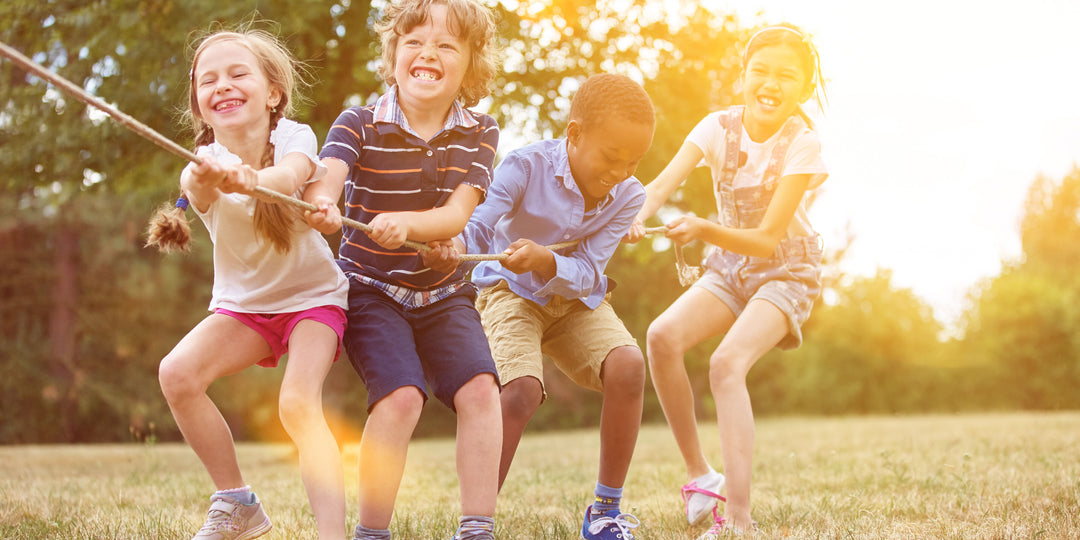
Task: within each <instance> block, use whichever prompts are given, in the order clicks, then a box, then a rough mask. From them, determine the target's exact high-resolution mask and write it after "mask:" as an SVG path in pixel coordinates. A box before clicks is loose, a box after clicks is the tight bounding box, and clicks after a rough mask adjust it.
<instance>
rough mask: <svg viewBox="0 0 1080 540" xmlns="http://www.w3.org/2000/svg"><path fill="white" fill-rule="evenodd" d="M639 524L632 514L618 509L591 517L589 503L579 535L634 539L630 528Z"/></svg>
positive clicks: (587, 539)
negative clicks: (623, 512) (621, 512)
mask: <svg viewBox="0 0 1080 540" xmlns="http://www.w3.org/2000/svg"><path fill="white" fill-rule="evenodd" d="M639 525H641V522H640V521H638V518H636V517H634V515H633V514H620V513H619V511H618V510H612V511H610V512H606V513H604V514H602V515H600V516H597V517H593V513H592V505H589V507H588V508H586V509H585V521H584V522H583V523H582V524H581V537H582V538H584V539H585V540H634V535H633V534H630V530H631V529H636V528H637V527H638V526H639Z"/></svg>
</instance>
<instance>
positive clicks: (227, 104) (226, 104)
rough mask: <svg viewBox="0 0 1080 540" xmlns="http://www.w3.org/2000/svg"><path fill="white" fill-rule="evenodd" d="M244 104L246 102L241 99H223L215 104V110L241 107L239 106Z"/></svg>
mask: <svg viewBox="0 0 1080 540" xmlns="http://www.w3.org/2000/svg"><path fill="white" fill-rule="evenodd" d="M243 104H244V102H243V101H241V100H239V99H230V100H228V101H222V102H221V103H218V104H217V105H214V110H215V111H218V112H220V111H224V110H226V109H234V108H236V107H239V106H241V105H243Z"/></svg>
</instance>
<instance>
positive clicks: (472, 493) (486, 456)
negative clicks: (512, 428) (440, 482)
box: [454, 373, 503, 517]
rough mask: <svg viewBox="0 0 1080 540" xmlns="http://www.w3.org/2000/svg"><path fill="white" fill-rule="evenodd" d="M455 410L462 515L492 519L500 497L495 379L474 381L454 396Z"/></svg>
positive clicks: (499, 433)
mask: <svg viewBox="0 0 1080 540" xmlns="http://www.w3.org/2000/svg"><path fill="white" fill-rule="evenodd" d="M454 408H455V409H457V418H458V421H457V469H458V481H459V482H460V484H461V513H462V515H466V516H489V517H490V516H494V515H495V499H496V497H497V496H498V493H499V468H498V467H497V466H496V465H495V464H496V463H499V456H500V454H501V446H502V439H503V437H502V414H501V412H500V409H499V386H498V385H497V384H496V383H495V377H493V376H492V375H490V374H486V373H485V374H481V375H477V376H476V377H473V378H472V379H470V380H469V382H467V383H465V385H464V386H462V387H461V388H460V389H458V391H457V393H456V394H454Z"/></svg>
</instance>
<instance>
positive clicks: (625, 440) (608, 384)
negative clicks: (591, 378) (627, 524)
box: [598, 347, 645, 488]
mask: <svg viewBox="0 0 1080 540" xmlns="http://www.w3.org/2000/svg"><path fill="white" fill-rule="evenodd" d="M600 379H601V380H602V381H603V384H604V404H603V409H602V410H601V413H600V474H599V477H598V480H599V481H600V483H601V484H603V485H605V486H609V487H613V488H621V487H623V484H624V483H625V482H626V473H627V471H628V470H629V469H630V460H631V458H633V457H634V446H635V445H636V444H637V436H638V431H639V429H640V428H641V404H642V399H643V397H642V395H643V393H644V391H645V358H644V357H642V355H641V350H640V349H638V348H637V347H618V348H616V349H614V350H612V351H611V352H610V353H608V356H607V358H606V359H605V360H604V364H603V367H602V368H601V370H600Z"/></svg>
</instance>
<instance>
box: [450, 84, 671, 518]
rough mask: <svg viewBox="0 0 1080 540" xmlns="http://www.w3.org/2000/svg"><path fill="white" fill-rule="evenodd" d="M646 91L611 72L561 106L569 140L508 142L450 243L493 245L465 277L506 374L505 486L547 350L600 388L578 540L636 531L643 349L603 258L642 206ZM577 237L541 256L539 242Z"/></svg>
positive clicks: (648, 135) (537, 393) (583, 381)
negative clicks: (632, 475)
mask: <svg viewBox="0 0 1080 540" xmlns="http://www.w3.org/2000/svg"><path fill="white" fill-rule="evenodd" d="M654 123H655V120H654V116H653V107H652V102H651V101H650V100H649V96H648V94H646V93H645V90H644V89H642V88H641V86H640V85H638V84H637V83H635V82H634V81H633V80H631V79H629V78H627V77H625V76H621V75H608V74H604V75H596V76H593V77H590V78H589V79H588V80H586V81H585V83H584V84H582V85H581V88H579V89H578V91H577V92H576V93H575V95H574V98H573V101H572V102H571V105H570V122H569V124H568V125H567V127H566V138H565V139H558V140H546V141H541V142H538V143H535V144H531V145H529V146H526V147H524V148H520V149H518V150H515V151H513V152H511V153H510V154H509V155H508V156H506V159H505V160H503V161H502V162H501V163H500V164H499V167H498V168H496V169H495V181H494V182H493V183H492V185H491V189H490V190H489V191H488V196H487V199H486V200H485V201H484V204H482V205H480V207H478V208H477V209H476V212H475V213H473V216H472V218H471V219H470V220H469V224H468V225H467V226H466V228H465V232H464V234H463V235H462V237H461V239H458V240H457V241H456V249H457V251H460V252H464V251H466V250H468V251H472V252H479V253H495V252H500V251H501V252H503V253H505V254H506V255H508V257H507V258H506V259H505V260H504V261H502V263H501V264H497V263H495V262H492V261H488V262H481V263H479V264H477V266H476V267H475V268H474V269H473V273H472V280H473V282H474V283H476V284H477V285H478V286H480V287H482V288H483V289H482V290H481V292H480V297H479V299H478V300H477V308H478V309H479V310H480V314H481V317H482V320H483V322H484V330H485V332H486V333H487V336H488V340H489V342H490V343H491V348H492V354H493V355H494V356H495V363H496V365H497V366H498V368H499V379H500V380H501V381H502V383H503V391H502V398H501V399H502V414H503V449H502V463H501V464H500V466H499V483H500V486H501V485H502V482H503V480H505V479H506V473H507V471H508V470H509V469H510V462H511V461H512V460H513V458H514V453H515V451H516V450H517V447H518V443H519V442H520V440H521V436H522V433H523V432H524V430H525V426H526V424H527V423H528V422H529V419H531V418H532V416H533V414H534V413H535V412H536V410H537V409H538V408H539V407H540V404H541V403H542V402H543V400H544V398H545V392H544V383H543V378H544V377H543V374H544V370H543V359H544V355H547V356H549V357H551V358H552V360H553V361H554V362H555V365H557V366H558V367H559V368H560V369H561V370H562V371H563V372H564V373H566V375H567V376H569V377H570V378H571V379H573V380H574V382H576V383H577V384H578V385H580V386H582V387H585V388H589V389H591V390H596V391H598V392H601V393H603V396H604V399H603V410H602V412H601V417H600V441H601V450H600V470H599V476H598V481H597V484H596V491H595V494H596V499H595V502H594V503H593V504H592V505H591V506H590V507H589V508H588V509H587V510H586V512H585V519H584V523H582V526H581V536H582V537H583V538H586V539H593V538H597V539H608V538H610V539H615V538H633V536H632V535H631V534H630V529H633V528H635V527H637V526H638V522H637V518H635V517H634V516H632V515H630V514H623V513H621V512H620V510H619V503H620V500H621V498H622V487H623V483H624V481H625V480H626V474H627V470H628V469H629V467H630V458H631V457H632V456H633V453H634V445H635V443H636V441H637V434H638V428H639V425H640V423H641V405H642V393H643V391H644V386H645V359H644V357H643V356H642V354H641V350H640V349H639V348H638V345H637V342H636V341H635V340H634V338H633V336H631V335H630V333H629V332H628V331H627V330H626V327H625V326H623V323H622V321H620V320H619V318H618V316H617V315H615V312H614V311H613V310H612V308H611V305H610V304H609V303H608V299H609V298H610V293H611V290H612V289H613V288H614V287H615V283H614V282H613V281H611V280H610V279H609V278H608V277H607V276H605V275H604V268H605V267H606V266H607V263H608V261H609V260H610V259H611V256H612V254H614V252H615V249H616V248H617V247H618V246H619V242H620V240H621V239H622V237H623V235H624V234H626V232H627V230H628V229H629V227H630V225H631V224H632V223H633V221H634V217H635V216H636V215H637V213H638V210H640V209H641V205H642V204H643V203H644V202H645V193H644V189H643V188H642V186H641V183H639V182H638V181H637V180H636V179H635V178H634V177H633V174H634V170H635V169H636V168H637V165H638V162H639V161H640V160H641V158H642V156H644V155H645V152H646V151H647V150H648V149H649V146H650V145H651V144H652V137H653V127H654ZM565 240H580V243H579V244H577V245H576V246H573V247H569V248H565V249H561V250H557V251H556V252H552V251H550V250H548V249H547V248H545V247H543V246H544V245H547V244H551V243H555V242H562V241H565Z"/></svg>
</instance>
